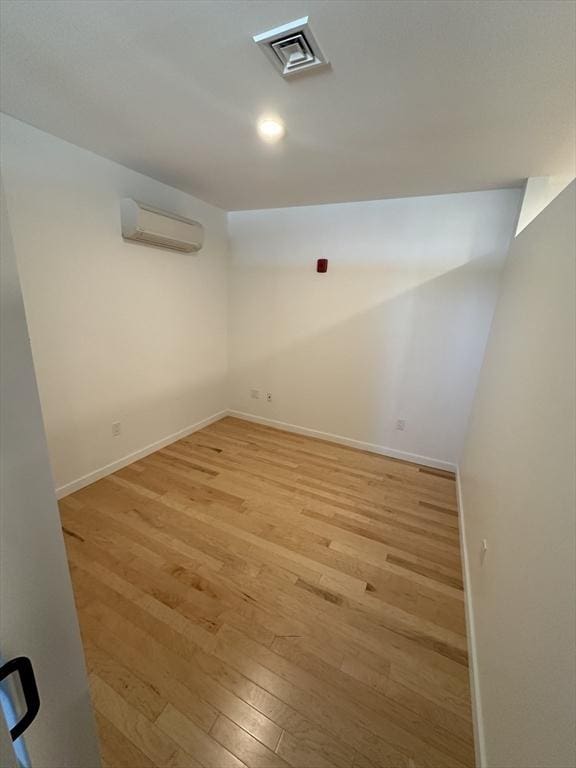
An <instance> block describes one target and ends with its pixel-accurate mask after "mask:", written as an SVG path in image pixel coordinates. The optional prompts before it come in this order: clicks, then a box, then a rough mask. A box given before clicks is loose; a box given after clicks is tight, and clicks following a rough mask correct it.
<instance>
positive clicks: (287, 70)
mask: <svg viewBox="0 0 576 768" xmlns="http://www.w3.org/2000/svg"><path fill="white" fill-rule="evenodd" d="M253 40H254V42H255V43H257V45H259V46H260V47H261V48H262V50H263V51H264V53H265V54H266V56H267V57H268V58H269V59H270V61H271V62H272V63H273V64H274V66H275V67H276V69H278V70H279V72H280V73H281V74H282V76H283V77H290V76H291V75H295V74H297V73H298V72H303V71H306V70H310V69H314V68H316V67H320V66H325V65H327V64H328V60H327V59H326V56H324V54H323V53H322V51H321V50H320V46H319V45H318V43H317V42H316V39H315V38H314V35H313V34H312V31H311V29H310V27H309V25H308V16H304V17H303V18H302V19H297V20H296V21H291V22H290V23H289V24H284V25H283V26H281V27H276V28H275V29H270V30H268V32H262V33H261V34H260V35H254V38H253Z"/></svg>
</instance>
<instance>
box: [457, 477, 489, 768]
mask: <svg viewBox="0 0 576 768" xmlns="http://www.w3.org/2000/svg"><path fill="white" fill-rule="evenodd" d="M456 493H457V494H458V523H459V526H460V559H461V561H462V570H463V575H464V595H465V606H466V634H467V638H468V664H469V670H470V697H471V699H472V721H473V724H474V745H475V749H476V768H485V766H486V743H485V741H484V720H483V718H482V701H481V697H480V679H479V673H478V657H477V654H476V625H475V623H474V605H473V601H472V584H471V581H470V566H469V562H468V547H467V545H466V525H465V523H464V502H463V499H462V486H461V483H460V468H458V469H457V471H456Z"/></svg>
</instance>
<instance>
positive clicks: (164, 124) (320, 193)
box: [1, 0, 576, 210]
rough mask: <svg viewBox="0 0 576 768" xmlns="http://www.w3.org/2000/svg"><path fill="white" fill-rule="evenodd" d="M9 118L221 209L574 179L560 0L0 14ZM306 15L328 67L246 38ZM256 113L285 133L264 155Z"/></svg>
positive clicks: (123, 6) (321, 1)
mask: <svg viewBox="0 0 576 768" xmlns="http://www.w3.org/2000/svg"><path fill="white" fill-rule="evenodd" d="M1 13H2V40H1V44H2V61H1V64H2V67H1V75H2V80H1V95H2V100H1V106H2V109H3V111H5V112H8V113H9V114H11V115H14V116H15V117H17V118H19V119H21V120H24V121H26V122H28V123H31V124H32V125H35V126H37V127H38V128H42V129H43V130H45V131H48V132H50V133H53V134H55V135H57V136H60V137H62V138H64V139H67V140H69V141H71V142H73V143H74V144H78V145H79V146H82V147H86V148H88V149H91V150H93V151H94V152H97V153H98V154H101V155H104V156H106V157H109V158H112V159H114V160H116V161H118V162H120V163H123V164H124V165H127V166H128V167H130V168H133V169H135V170H138V171H141V172H142V173H146V174H148V175H149V176H152V177H154V178H156V179H159V180H161V181H164V182H166V183H168V184H171V185H173V186H175V187H178V188H180V189H183V190H185V191H187V192H190V193H192V194H194V195H196V196H198V197H200V198H202V199H204V200H206V201H208V202H212V203H214V204H216V205H219V206H221V207H223V208H226V209H232V210H234V209H244V208H266V207H277V206H286V205H303V204H308V203H321V202H336V201H347V200H362V199H374V198H382V197H390V196H393V197H400V196H403V195H421V194H435V193H442V192H454V191H462V190H477V189H487V188H491V187H502V186H510V185H514V184H518V183H519V182H520V181H521V180H522V179H524V178H525V177H527V176H539V175H548V174H555V173H567V172H569V171H570V170H571V168H572V167H573V166H574V162H575V158H574V154H575V148H574V144H575V141H574V131H575V97H574V89H575V78H576V41H575V35H576V32H575V26H576V4H575V3H574V2H572V1H571V0H568V1H567V2H564V1H563V0H560V1H559V2H558V1H557V0H543V2H540V0H519V1H517V0H495V1H493V0H480V1H479V2H478V1H477V0H448V1H445V0H415V1H413V0H398V1H396V2H388V1H387V0H372V1H367V0H327V1H326V0H307V1H303V0H290V2H283V1H281V0H266V1H261V0H231V1H230V0H216V1H214V0H212V1H210V2H205V1H204V0H188V1H186V0H177V1H174V0H164V1H163V2H162V1H160V0H73V1H69V0H2V4H1ZM304 15H309V16H310V22H311V27H312V30H313V33H314V35H315V36H316V38H317V39H318V42H319V43H320V45H321V46H322V48H323V50H324V52H325V54H326V55H327V56H328V58H329V59H330V61H331V64H332V66H331V69H328V70H324V71H316V72H311V73H309V74H308V75H301V76H300V77H296V78H294V79H292V80H284V79H282V77H280V75H279V74H278V73H277V72H276V70H275V69H274V68H273V66H272V65H271V63H270V62H269V61H268V60H267V58H266V57H265V56H264V55H263V53H262V51H260V50H259V49H258V47H257V46H256V45H254V44H253V43H252V35H253V34H256V33H258V32H262V31H265V30H267V29H269V28H270V27H274V26H277V25H279V24H283V23H285V22H287V21H291V20H293V19H296V18H298V17H299V16H304ZM264 112H273V113H277V114H278V115H279V116H281V117H282V118H283V119H284V121H285V123H286V126H287V130H288V133H287V136H286V139H285V140H284V142H283V143H282V144H281V145H280V146H275V147H271V146H267V145H265V144H263V143H262V142H260V141H259V139H258V138H257V135H256V132H255V130H254V124H255V121H256V118H257V117H258V116H259V115H260V114H261V113H264Z"/></svg>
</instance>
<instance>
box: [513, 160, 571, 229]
mask: <svg viewBox="0 0 576 768" xmlns="http://www.w3.org/2000/svg"><path fill="white" fill-rule="evenodd" d="M573 179H574V174H573V173H567V174H563V175H558V176H532V177H530V178H529V179H528V180H527V182H526V187H525V190H524V198H523V200H522V208H521V210H520V216H519V217H518V226H517V227H516V236H518V235H519V234H520V232H522V230H523V229H525V228H526V227H527V226H528V224H530V222H531V221H532V220H533V219H535V218H536V216H538V214H539V213H540V212H541V211H543V210H544V208H546V206H547V205H550V203H551V202H552V200H554V198H555V197H557V195H559V194H560V192H562V190H563V189H566V187H567V186H568V184H570V182H571V181H572V180H573Z"/></svg>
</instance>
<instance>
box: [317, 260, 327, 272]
mask: <svg viewBox="0 0 576 768" xmlns="http://www.w3.org/2000/svg"><path fill="white" fill-rule="evenodd" d="M316 272H328V259H318V261H317V262H316Z"/></svg>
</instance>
